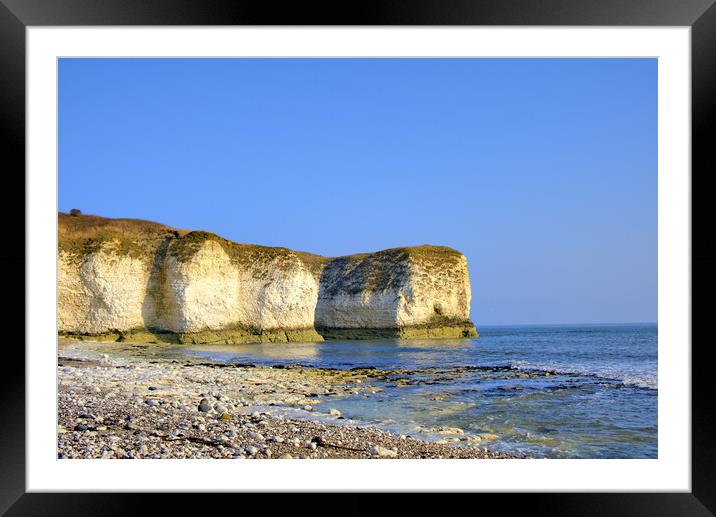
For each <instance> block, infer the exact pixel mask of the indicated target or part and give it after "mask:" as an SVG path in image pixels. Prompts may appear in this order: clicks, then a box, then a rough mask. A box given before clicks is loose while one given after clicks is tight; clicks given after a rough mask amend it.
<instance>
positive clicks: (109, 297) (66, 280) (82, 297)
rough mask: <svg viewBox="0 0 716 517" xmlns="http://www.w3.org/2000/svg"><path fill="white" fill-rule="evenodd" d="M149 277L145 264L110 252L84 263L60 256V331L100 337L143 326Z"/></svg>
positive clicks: (93, 254)
mask: <svg viewBox="0 0 716 517" xmlns="http://www.w3.org/2000/svg"><path fill="white" fill-rule="evenodd" d="M148 276H149V275H148V271H147V268H146V264H145V263H144V262H143V261H142V260H139V259H136V258H131V257H128V256H121V255H117V254H115V253H113V252H111V251H105V250H100V251H97V252H95V253H91V254H89V255H86V256H85V257H83V258H82V259H81V262H80V261H78V260H77V259H76V257H72V256H70V255H69V254H67V253H63V252H60V254H59V261H58V278H59V285H58V303H59V309H60V310H59V311H58V327H59V330H60V331H61V332H63V331H71V332H78V333H83V334H99V333H102V332H107V331H110V330H113V329H120V330H121V329H130V328H136V327H140V326H143V325H144V324H145V322H144V317H143V315H142V306H143V303H144V299H145V295H146V289H147V280H148Z"/></svg>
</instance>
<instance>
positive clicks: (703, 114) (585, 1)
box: [0, 0, 716, 516]
mask: <svg viewBox="0 0 716 517" xmlns="http://www.w3.org/2000/svg"><path fill="white" fill-rule="evenodd" d="M83 25H97V26H111V25H205V26H208V25H403V26H405V25H463V26H464V25H532V26H534V25H576V26H585V25H589V26H597V25H607V26H615V25H620V26H623V25H634V26H689V27H691V44H692V56H691V73H692V176H691V178H692V192H693V197H692V220H693V228H695V229H696V228H706V227H707V225H708V224H709V218H708V215H709V214H708V212H707V211H706V208H705V206H706V204H705V203H704V202H703V199H702V200H701V202H697V198H698V197H699V196H701V197H702V198H703V197H705V196H707V195H708V193H709V191H708V189H705V188H701V189H699V188H698V187H699V186H701V185H704V184H705V181H706V179H705V178H706V177H707V176H708V174H709V172H710V171H707V162H708V161H709V158H708V157H709V155H710V152H711V149H710V148H711V147H712V146H713V144H712V143H711V142H710V141H709V139H708V137H707V135H708V129H709V125H710V124H712V121H714V120H716V110H715V109H714V96H715V95H716V7H715V6H714V0H651V1H647V0H541V1H535V0H508V1H505V0H502V1H500V0H490V1H479V0H412V1H401V0H391V1H372V0H361V1H353V0H344V1H343V2H310V3H309V2H293V3H287V5H279V4H275V3H274V2H271V1H269V0H266V1H263V2H249V1H246V0H234V1H231V0H223V1H219V0H92V1H87V0H54V1H43V0H0V103H1V104H2V105H1V107H0V110H1V113H2V116H1V117H0V127H2V142H3V146H2V148H3V153H2V154H3V158H4V161H5V163H9V164H10V166H8V167H7V168H4V174H3V178H4V180H5V182H4V185H6V189H5V192H6V196H5V201H6V203H7V202H14V203H18V204H19V205H20V206H19V207H17V208H16V209H13V210H12V211H11V212H6V219H11V221H10V224H8V225H7V226H6V228H5V232H6V236H7V237H8V238H7V239H5V241H4V245H3V246H0V267H2V268H3V271H10V272H15V274H10V275H6V276H9V277H11V278H8V279H7V280H6V284H5V285H6V286H7V282H8V281H9V283H10V292H11V293H13V295H14V296H12V298H10V297H7V299H9V300H10V301H11V303H10V304H9V306H10V307H9V311H8V310H6V311H5V312H4V314H5V316H6V325H7V326H10V325H13V326H14V327H16V326H17V325H18V323H17V322H19V321H24V309H25V304H24V300H25V291H24V283H23V280H24V278H21V276H22V275H19V274H17V273H16V272H18V271H21V270H22V271H25V260H26V257H25V251H24V250H25V246H24V243H25V227H24V224H23V225H22V226H21V225H19V222H18V221H17V220H18V219H19V217H18V216H17V214H19V213H23V214H24V213H25V212H24V196H20V195H19V194H15V195H13V193H17V192H20V191H22V192H23V193H24V192H25V184H24V170H25V29H26V27H28V26H83ZM686 173H688V172H686ZM8 181H9V182H10V184H9V185H8ZM12 181H15V182H16V183H15V184H13V183H12ZM693 186H696V188H693ZM13 187H14V188H13ZM13 214H14V217H12V216H13ZM8 216H9V217H8ZM9 243H11V244H9ZM20 243H22V245H20ZM692 243H693V239H692ZM691 251H692V275H693V273H694V272H696V271H698V272H699V282H698V283H696V284H695V290H694V291H692V296H693V293H703V294H706V293H711V292H713V291H714V287H715V286H716V285H715V282H714V280H713V278H714V274H713V271H715V270H716V243H715V240H714V239H713V238H711V239H703V240H702V241H701V242H698V243H693V244H692V250H691ZM21 283H23V285H21ZM20 293H22V294H20ZM706 310H707V306H706V305H704V304H702V305H696V306H693V303H692V322H693V325H692V335H693V347H692V457H691V461H692V492H691V493H642V494H635V493H613V494H595V493H591V494H574V493H570V494H552V493H550V494H509V495H507V494H503V495H498V494H480V495H479V496H478V497H479V498H480V502H483V500H484V499H485V498H490V499H495V498H502V499H507V500H508V501H509V508H510V510H511V511H515V510H518V511H520V510H522V511H529V512H530V513H531V514H535V513H536V514H549V515H555V514H556V515H560V514H561V515H587V514H588V515H714V513H716V476H715V475H714V474H715V472H716V468H715V465H716V446H715V445H714V444H715V443H716V440H714V436H716V426H715V425H714V408H715V406H716V405H715V404H714V402H713V400H714V398H713V397H712V396H711V392H712V390H710V389H709V384H710V383H709V377H710V375H711V372H710V370H711V368H712V366H711V362H710V361H708V354H709V352H708V351H709V347H710V346H711V343H710V340H709V339H708V338H707V337H706V336H705V335H703V334H705V332H701V333H700V334H702V336H701V337H702V339H700V340H699V339H696V337H697V336H698V334H699V333H697V332H696V331H697V330H703V329H704V327H705V323H704V322H706V321H708V320H707V313H706ZM697 316H698V318H697ZM697 320H698V321H700V324H697ZM687 345H688V344H687V343H684V346H687ZM50 348H51V344H49V343H48V350H49V349H50ZM3 352H4V354H3V357H4V363H5V369H4V371H3V373H2V375H0V383H2V390H1V391H0V396H1V398H0V400H1V401H2V404H0V410H1V411H2V416H0V514H5V515H8V516H18V515H104V514H112V515H114V514H116V515H127V514H130V513H131V514H134V513H143V512H142V509H147V510H149V509H150V508H151V507H148V506H146V501H145V500H144V499H145V498H146V497H147V496H146V495H140V494H96V493H94V494H76V493H74V494H59V493H52V494H39V493H26V492H25V430H26V429H25V381H26V378H25V352H24V349H23V348H21V347H20V346H19V344H18V343H17V342H16V341H15V342H13V340H10V339H8V340H6V343H5V347H4V350H3ZM666 367H668V365H666ZM151 497H161V504H162V510H163V512H162V513H165V514H168V513H170V512H172V513H173V512H176V511H181V510H182V509H184V510H186V509H187V508H188V502H189V501H188V499H187V498H188V496H187V495H184V494H163V495H161V496H159V495H155V496H151ZM217 497H218V499H217ZM227 497H230V496H228V495H227V496H226V497H225V496H211V498H212V503H211V504H212V505H214V504H218V505H222V503H221V501H222V500H224V501H227V502H228V500H227V499H226V498H227ZM242 497H243V496H242ZM274 497H275V496H272V501H273V503H272V504H275V501H276V499H274ZM292 497H294V498H295V497H296V496H295V495H294V496H292ZM348 497H349V498H350V499H352V502H350V501H346V502H344V503H342V504H341V507H342V508H343V509H342V510H339V509H337V508H335V507H334V506H333V505H325V511H326V512H331V513H335V512H336V511H351V510H352V511H355V512H357V511H359V510H360V509H361V508H363V509H364V510H362V512H363V511H366V510H365V504H364V503H361V502H360V500H359V499H358V498H359V497H360V496H359V495H357V494H353V495H350V496H348ZM451 497H454V495H453V496H451ZM471 497H475V496H474V495H472V496H471ZM140 499H141V500H140ZM403 499H404V500H405V499H407V498H403ZM423 499H424V498H423V497H420V496H418V495H417V494H415V495H412V496H411V497H410V500H411V501H412V502H413V504H415V503H417V504H418V505H422V504H423ZM463 499H464V498H463ZM496 502H498V503H500V504H504V503H505V502H507V501H501V500H500V501H496ZM294 504H296V503H295V502H294ZM298 504H301V503H298ZM308 504H310V505H311V507H312V512H311V513H316V512H319V513H320V512H321V509H320V506H321V505H315V503H308ZM400 504H401V506H400V507H399V508H400V513H405V510H406V509H405V506H403V505H404V503H402V502H401V503H400ZM452 504H453V505H454V504H456V502H453V503H452ZM457 504H459V503H457ZM468 504H474V503H472V502H471V503H468ZM397 508H398V507H397V506H396V507H391V506H390V505H386V506H385V507H383V510H384V511H397ZM237 509H238V507H237ZM346 509H347V510H346ZM362 512H361V513H362Z"/></svg>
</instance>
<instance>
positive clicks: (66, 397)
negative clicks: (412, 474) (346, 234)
mask: <svg viewBox="0 0 716 517" xmlns="http://www.w3.org/2000/svg"><path fill="white" fill-rule="evenodd" d="M134 348H135V351H134V352H135V353H133V354H132V353H129V354H125V355H123V356H121V357H118V356H115V355H112V356H110V355H108V354H101V353H94V354H86V353H82V354H78V353H76V350H75V349H73V347H72V343H63V342H61V343H60V348H59V356H58V370H57V372H58V379H57V380H58V451H57V454H58V458H60V459H71V458H117V459H135V458H136V459H141V458H178V459H187V458H217V459H219V458H224V459H310V458H317V459H320V458H363V459H371V458H372V459H392V458H433V459H435V458H446V459H447V458H473V459H474V458H491V459H496V458H508V457H513V456H508V455H506V454H504V453H500V452H495V451H490V450H489V449H488V448H485V447H481V446H479V440H478V441H475V439H474V437H473V438H468V437H464V436H461V432H460V430H459V429H435V433H437V434H439V435H445V436H449V437H450V442H449V443H437V441H426V440H422V439H416V438H414V437H411V436H407V435H404V434H403V435H398V434H393V433H390V432H386V431H384V430H381V429H376V428H372V427H370V426H366V425H362V424H361V423H360V422H356V421H352V420H350V419H346V418H345V417H344V416H343V415H342V414H341V412H340V411H339V410H337V409H335V408H332V407H331V401H332V400H337V399H339V398H340V397H345V396H349V395H356V394H365V396H366V397H369V396H371V394H374V393H376V392H377V391H379V390H380V388H378V387H376V386H373V385H372V383H371V381H372V380H373V379H377V378H380V377H381V376H383V375H385V372H383V371H380V370H373V369H360V368H358V369H353V370H333V369H321V368H307V367H302V366H273V367H270V366H255V365H250V364H215V363H211V362H201V361H195V360H153V359H152V354H151V353H147V349H146V347H142V346H136V347H134ZM130 352H131V350H130Z"/></svg>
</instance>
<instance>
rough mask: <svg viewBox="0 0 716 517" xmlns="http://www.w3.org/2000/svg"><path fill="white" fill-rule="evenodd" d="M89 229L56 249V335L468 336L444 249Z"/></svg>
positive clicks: (461, 292) (465, 300)
mask: <svg viewBox="0 0 716 517" xmlns="http://www.w3.org/2000/svg"><path fill="white" fill-rule="evenodd" d="M97 219H98V218H95V219H94V220H93V221H92V223H93V224H95V225H98V227H99V228H100V229H102V231H106V230H104V229H105V228H106V226H99V223H98V222H97ZM104 221H108V220H104ZM109 221H111V220H109ZM133 224H136V223H133V222H129V223H125V225H126V226H125V228H127V227H128V228H129V229H130V230H131V228H132V226H131V225H133ZM147 224H150V225H151V224H153V223H147ZM90 230H91V229H90ZM90 230H86V229H83V228H80V230H78V233H79V232H80V231H82V232H84V233H79V237H78V236H77V234H75V235H72V234H70V236H69V237H68V239H74V240H68V241H66V244H65V245H64V247H63V245H62V244H61V246H60V251H59V258H58V305H59V307H58V330H59V332H61V333H67V334H73V335H89V336H102V335H106V337H107V338H110V339H117V338H121V339H125V338H126V339H132V336H138V337H137V339H140V340H141V339H151V338H152V336H156V337H157V339H160V338H161V339H164V337H161V336H164V335H165V334H166V335H173V336H175V337H176V339H179V340H181V341H182V342H193V343H199V342H216V343H221V342H225V343H235V342H252V341H266V340H268V341H287V340H295V341H298V340H304V341H305V340H313V341H315V340H321V339H322V338H321V336H320V335H319V334H317V333H316V329H318V330H319V331H320V332H321V333H323V335H326V336H329V337H341V336H340V334H336V333H334V334H331V332H330V331H331V329H338V330H341V329H348V330H350V333H349V334H348V335H347V336H348V337H358V338H360V337H372V336H376V335H379V334H377V333H375V332H371V331H372V330H381V329H392V330H395V331H396V332H393V333H389V334H387V335H390V336H400V337H416V338H417V337H460V336H472V335H475V330H474V326H473V325H472V323H471V322H470V321H469V307H470V296H471V292H470V281H469V276H468V271H467V261H466V259H465V257H464V256H463V255H462V254H460V253H458V252H456V251H455V250H451V249H450V248H441V247H434V246H420V247H416V248H396V249H393V250H385V251H381V252H377V253H372V254H364V255H355V256H350V257H340V258H336V259H324V258H322V257H318V256H315V255H308V254H300V253H296V252H293V251H291V250H287V249H284V248H266V247H261V246H251V245H241V244H236V243H231V242H229V241H225V240H223V239H221V238H218V237H217V236H215V235H213V234H207V233H205V232H191V233H189V234H187V235H185V236H184V237H179V234H178V233H177V232H173V231H172V230H171V229H168V230H167V229H166V227H162V230H161V232H157V233H151V232H149V231H145V233H139V234H138V236H137V237H135V236H134V234H132V233H130V234H129V237H127V234H126V233H118V234H115V235H118V236H117V237H114V236H113V237H111V238H106V237H105V238H104V239H96V240H92V241H90V240H89V239H91V238H92V235H94V234H92V233H91V231H90ZM98 231H99V230H98ZM125 231H128V230H126V229H125ZM87 235H89V237H88V236H87ZM101 235H105V236H106V235H107V234H106V233H105V234H101ZM98 241H100V242H101V244H99V245H97V242H98ZM351 329H352V330H351ZM167 339H169V338H167ZM172 339H174V338H172Z"/></svg>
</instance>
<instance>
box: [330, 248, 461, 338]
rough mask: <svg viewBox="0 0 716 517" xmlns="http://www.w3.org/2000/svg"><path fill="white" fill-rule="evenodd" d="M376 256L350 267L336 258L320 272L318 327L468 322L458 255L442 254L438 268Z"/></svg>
mask: <svg viewBox="0 0 716 517" xmlns="http://www.w3.org/2000/svg"><path fill="white" fill-rule="evenodd" d="M381 253H385V252H381ZM378 255H380V254H373V255H368V256H366V257H364V258H363V259H361V260H359V261H357V262H354V263H351V264H346V262H345V259H342V258H339V259H336V261H334V262H333V263H331V264H329V265H327V266H326V267H325V269H324V270H323V274H322V277H321V283H320V290H319V299H318V306H317V308H316V326H317V327H319V328H343V329H360V328H401V327H409V326H416V325H426V324H429V323H430V322H431V321H434V320H435V319H436V318H439V319H443V320H445V319H449V320H468V319H469V315H470V296H471V292H470V278H469V276H468V272H467V260H466V259H465V257H464V256H463V255H462V254H460V253H457V252H452V253H448V252H445V253H444V254H443V255H444V256H442V255H441V257H440V261H439V263H438V262H436V261H432V262H426V261H424V260H422V257H421V256H420V254H419V253H418V254H417V256H416V254H413V253H407V252H394V253H390V254H388V255H387V256H384V257H379V258H376V257H377V256H378Z"/></svg>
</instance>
